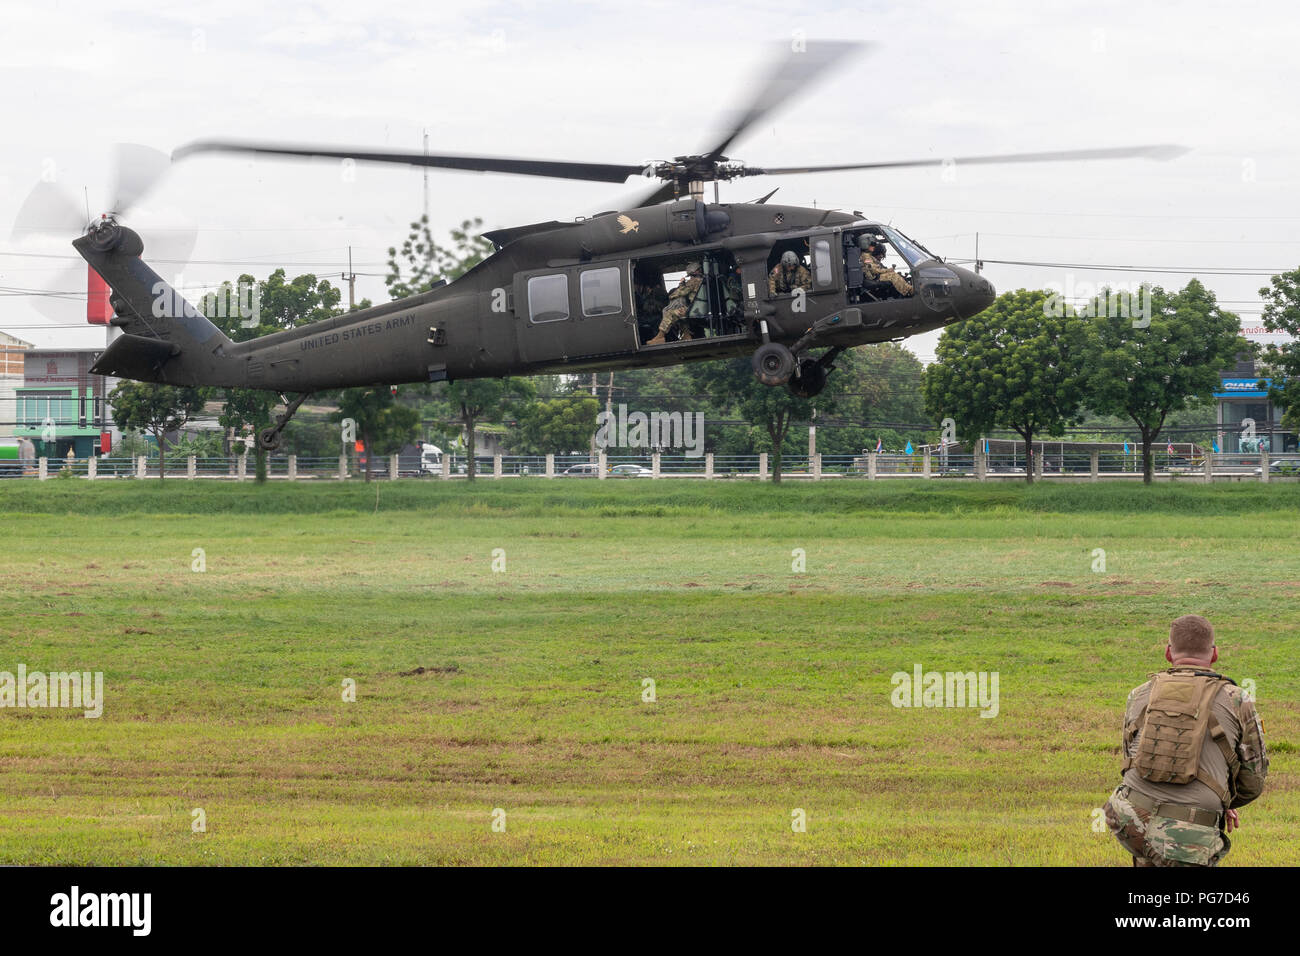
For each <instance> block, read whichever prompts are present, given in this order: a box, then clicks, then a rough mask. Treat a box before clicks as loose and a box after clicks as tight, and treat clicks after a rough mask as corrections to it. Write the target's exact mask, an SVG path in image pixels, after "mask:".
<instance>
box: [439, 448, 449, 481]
mask: <svg viewBox="0 0 1300 956" xmlns="http://www.w3.org/2000/svg"><path fill="white" fill-rule="evenodd" d="M441 461H442V477H444V478H450V477H451V455H449V454H447V453H446V452H445V451H444V452H443V453H442V459H441Z"/></svg>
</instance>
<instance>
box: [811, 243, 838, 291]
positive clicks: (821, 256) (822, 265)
mask: <svg viewBox="0 0 1300 956" xmlns="http://www.w3.org/2000/svg"><path fill="white" fill-rule="evenodd" d="M812 262H813V270H812V272H813V284H814V285H815V286H816V287H817V288H819V289H829V288H830V287H831V286H833V285H834V284H835V273H834V272H833V271H832V270H831V241H830V240H829V239H814V240H813V244H812Z"/></svg>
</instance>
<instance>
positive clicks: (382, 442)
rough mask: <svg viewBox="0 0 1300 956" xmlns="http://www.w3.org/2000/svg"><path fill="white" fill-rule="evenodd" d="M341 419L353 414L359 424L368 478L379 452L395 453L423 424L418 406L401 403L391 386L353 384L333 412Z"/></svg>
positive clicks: (350, 416) (333, 418)
mask: <svg viewBox="0 0 1300 956" xmlns="http://www.w3.org/2000/svg"><path fill="white" fill-rule="evenodd" d="M330 417H331V419H332V420H333V421H336V422H341V421H343V419H345V418H350V419H352V420H353V421H354V422H356V425H357V431H358V432H359V433H360V434H361V441H362V442H363V443H364V445H365V448H366V472H365V474H366V481H369V480H370V463H371V462H372V461H374V460H375V455H377V454H391V453H393V452H395V451H397V450H398V449H400V448H401V446H402V445H404V444H405V443H406V442H408V441H410V439H411V438H412V437H413V436H414V434H415V430H416V427H417V426H418V425H419V424H420V416H419V415H418V414H417V413H416V411H415V409H413V408H410V407H408V406H406V405H399V404H397V403H396V402H395V401H394V400H393V391H392V389H390V388H388V387H387V386H381V385H376V386H374V387H371V388H349V389H347V390H345V391H344V392H343V396H342V399H341V400H340V402H339V410H338V411H337V412H335V413H334V414H333V415H331V416H330Z"/></svg>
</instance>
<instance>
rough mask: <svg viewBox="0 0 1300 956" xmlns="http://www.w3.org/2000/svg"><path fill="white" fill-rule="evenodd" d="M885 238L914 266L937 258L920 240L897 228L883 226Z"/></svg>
mask: <svg viewBox="0 0 1300 956" xmlns="http://www.w3.org/2000/svg"><path fill="white" fill-rule="evenodd" d="M882 229H883V230H884V233H885V238H886V239H888V240H889V244H890V245H891V246H893V247H894V251H895V252H897V253H898V254H899V255H900V256H902V257H903V260H904V261H905V262H906V263H907V264H908V265H909V266H911V267H912V268H915V267H916V266H918V265H919V264H920V263H922V262H925V261H927V260H929V259H935V258H937V257H936V256H935V255H934V253H932V252H931V251H930V250H929V249H927V248H925V246H923V245H921V244H920V243H919V242H914V241H913V240H911V239H909V238H907V236H905V235H903V234H902V233H901V232H899V231H898V230H897V229H891V228H890V227H889V226H883V227H882Z"/></svg>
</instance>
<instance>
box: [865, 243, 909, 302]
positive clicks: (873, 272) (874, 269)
mask: <svg viewBox="0 0 1300 956" xmlns="http://www.w3.org/2000/svg"><path fill="white" fill-rule="evenodd" d="M859 258H860V259H861V260H862V274H863V275H864V276H866V277H867V278H868V279H875V280H876V281H883V282H888V283H889V284H890V285H892V286H893V287H894V288H895V289H897V290H898V294H899V295H911V294H912V285H911V283H910V282H908V281H907V280H906V279H904V278H903V277H902V276H900V275H899V274H898V273H897V272H895V271H894V270H893V269H891V268H890V267H889V266H887V265H885V264H884V263H882V262H881V261H880V260H879V259H877V258H876V257H875V256H873V255H872V254H871V253H869V252H866V251H863V252H862V254H861V255H860V256H859Z"/></svg>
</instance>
